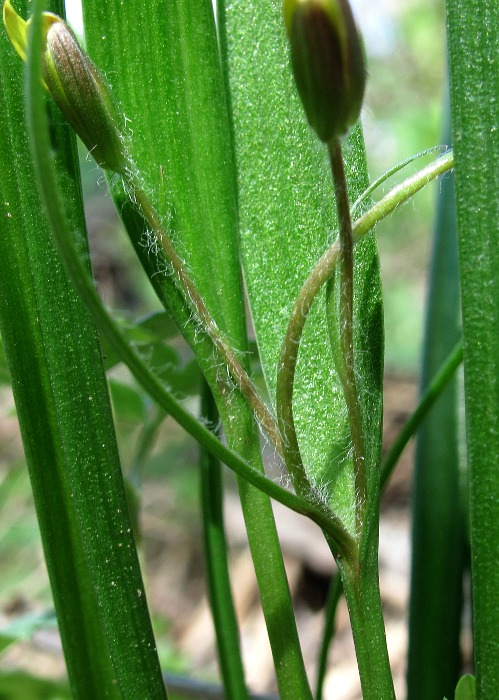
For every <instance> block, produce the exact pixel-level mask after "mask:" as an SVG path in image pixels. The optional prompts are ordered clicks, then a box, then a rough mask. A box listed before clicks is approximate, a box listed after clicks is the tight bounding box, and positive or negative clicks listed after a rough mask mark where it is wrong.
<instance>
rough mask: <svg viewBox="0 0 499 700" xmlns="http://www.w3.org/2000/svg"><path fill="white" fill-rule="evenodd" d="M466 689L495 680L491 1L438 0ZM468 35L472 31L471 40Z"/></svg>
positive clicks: (495, 21) (498, 597)
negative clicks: (460, 388)
mask: <svg viewBox="0 0 499 700" xmlns="http://www.w3.org/2000/svg"><path fill="white" fill-rule="evenodd" d="M446 7H447V17H448V40H449V63H450V93H451V108H452V135H453V143H454V152H455V159H456V166H455V172H456V201H457V222H458V234H459V263H460V276H461V303H462V310H463V340H464V381H465V405H466V434H467V446H468V461H469V478H470V536H471V559H472V562H471V564H472V588H473V639H474V657H475V674H476V696H477V698H478V700H488V699H489V698H493V697H495V696H496V695H497V689H498V688H499V653H498V652H499V647H498V640H499V567H498V566H497V543H498V542H499V517H498V513H499V469H498V462H497V460H498V455H499V409H498V407H499V334H498V333H497V328H498V327H499V282H498V279H499V278H498V274H497V271H498V270H499V245H498V223H497V222H498V221H499V198H498V196H497V193H498V192H499V168H498V167H497V164H498V162H499V4H498V3H497V1H496V0H447V2H446ZM477 38H478V40H477Z"/></svg>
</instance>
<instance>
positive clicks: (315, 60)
mask: <svg viewBox="0 0 499 700" xmlns="http://www.w3.org/2000/svg"><path fill="white" fill-rule="evenodd" d="M284 21H285V24H286V29H287V33H288V37H289V42H290V47H291V64H292V68H293V74H294V77H295V81H296V85H297V88H298V92H299V94H300V98H301V101H302V103H303V106H304V109H305V113H306V115H307V119H308V122H309V124H310V126H311V127H312V128H313V129H314V130H315V131H316V133H317V135H318V137H319V138H320V139H321V141H325V142H328V141H330V140H331V139H332V138H336V137H337V136H340V135H341V134H344V133H346V132H347V130H348V128H349V127H350V126H351V125H352V124H354V123H355V122H356V121H357V119H358V118H359V114H360V109H361V106H362V100H363V98H364V90H365V84H366V68H365V60H364V51H363V47H362V41H361V38H360V35H359V32H358V30H357V27H356V25H355V21H354V19H353V15H352V10H351V9H350V5H349V4H348V0H284Z"/></svg>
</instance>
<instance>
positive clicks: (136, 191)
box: [124, 177, 283, 454]
mask: <svg viewBox="0 0 499 700" xmlns="http://www.w3.org/2000/svg"><path fill="white" fill-rule="evenodd" d="M124 184H125V187H126V189H127V191H128V193H129V196H130V199H131V200H132V202H133V203H134V204H135V206H136V207H137V208H138V209H139V211H140V213H141V214H142V216H143V217H144V219H145V220H146V221H147V222H148V224H149V225H150V227H151V229H152V231H153V233H154V235H155V236H156V238H157V240H158V243H159V244H160V245H161V247H162V249H163V252H164V254H165V256H166V258H167V260H168V262H169V263H170V265H171V267H172V270H173V272H174V274H175V275H176V278H177V279H178V281H179V286H180V288H181V291H182V292H183V294H184V295H185V298H186V301H187V303H188V304H189V305H190V306H191V307H192V309H193V311H194V313H195V315H196V318H197V320H198V322H199V324H200V328H201V329H202V330H203V331H204V332H205V333H206V334H207V335H208V336H209V338H210V339H211V340H212V342H213V344H214V346H215V348H216V349H217V351H218V352H219V354H220V355H221V356H222V358H223V361H224V363H225V364H226V365H227V368H228V370H229V372H230V375H231V377H232V379H233V380H234V381H235V383H236V384H237V386H238V388H239V390H240V391H241V393H242V395H243V396H244V397H245V398H246V399H247V401H248V403H249V404H250V406H251V408H252V409H253V411H254V413H255V416H256V418H257V420H258V421H259V423H260V425H261V426H262V428H263V430H264V431H265V432H266V433H267V435H268V436H269V438H270V439H271V440H272V442H273V443H274V445H275V447H276V448H277V450H278V452H279V453H280V454H282V452H283V450H282V442H281V437H280V433H279V431H278V429H277V425H276V423H275V420H274V417H273V416H272V414H271V413H270V411H269V409H268V408H267V406H266V405H265V404H264V402H263V401H262V399H261V397H260V396H259V394H258V391H257V389H256V387H255V385H254V384H253V382H252V381H251V379H250V377H249V376H248V373H247V372H246V370H245V369H244V367H243V366H242V365H241V363H240V362H239V360H238V358H237V355H236V353H235V351H234V349H233V348H232V346H231V345H230V343H229V342H228V341H227V340H226V339H225V338H224V337H223V335H222V333H221V331H220V329H219V327H218V325H217V323H216V321H215V319H214V318H213V316H212V314H211V312H210V310H209V309H208V307H207V306H206V304H205V302H204V299H203V298H202V296H201V295H200V293H199V291H198V289H197V287H196V285H195V283H194V281H193V280H192V278H191V277H190V275H189V273H188V272H187V270H186V267H185V264H184V262H183V260H182V259H181V258H180V256H179V255H178V253H177V251H176V250H175V248H174V246H173V244H172V242H171V240H170V238H169V236H168V234H167V232H166V231H165V228H164V226H163V224H162V222H161V219H160V217H159V215H158V213H157V212H156V210H155V209H154V207H153V206H152V204H151V202H150V201H149V199H148V197H147V195H146V194H145V192H144V190H143V189H142V187H141V186H140V184H139V183H138V182H137V181H136V180H135V179H134V178H133V177H130V178H127V180H126V182H125V183H124Z"/></svg>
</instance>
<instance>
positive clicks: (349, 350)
mask: <svg viewBox="0 0 499 700" xmlns="http://www.w3.org/2000/svg"><path fill="white" fill-rule="evenodd" d="M328 153H329V161H330V165H331V173H332V175H333V183H334V192H335V195H336V208H337V210H338V227H339V242H340V259H341V272H340V298H339V329H337V330H338V332H339V349H340V352H339V353H335V355H336V357H335V360H336V369H337V372H338V375H339V378H340V381H341V385H342V387H343V394H344V397H345V403H346V406H347V411H348V422H349V425H350V435H351V438H352V447H353V467H354V475H355V504H356V508H355V511H356V521H357V534H360V527H361V526H362V523H363V521H364V517H363V513H364V509H365V507H366V500H367V482H366V468H365V455H364V437H363V431H362V420H361V415H360V404H359V395H358V392H357V383H356V380H355V366H354V347H353V236H352V221H351V219H350V205H349V201H348V190H347V181H346V177H345V168H344V165H343V154H342V150H341V145H340V141H339V139H337V138H335V139H333V140H332V141H331V142H329V143H328Z"/></svg>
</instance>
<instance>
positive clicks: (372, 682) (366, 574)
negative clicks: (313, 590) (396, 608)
mask: <svg viewBox="0 0 499 700" xmlns="http://www.w3.org/2000/svg"><path fill="white" fill-rule="evenodd" d="M374 544H376V546H374ZM337 563H338V567H339V569H340V572H341V580H342V583H343V589H344V591H345V597H346V600H347V605H348V612H349V616H350V622H351V625H352V633H353V638H354V642H355V652H356V654H357V665H358V668H359V675H360V683H361V687H362V697H363V700H380V699H382V700H395V690H394V688H393V678H392V674H391V670H390V661H389V658H388V650H387V647H386V637H385V626H384V621H383V610H382V607H381V597H380V592H379V583H378V556H377V538H376V542H375V543H374V542H373V544H372V546H371V548H370V551H369V554H368V556H367V557H366V560H365V561H364V562H362V563H361V564H359V563H358V562H356V563H354V564H353V565H352V563H351V562H348V561H347V560H346V558H345V559H343V558H340V559H337Z"/></svg>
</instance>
